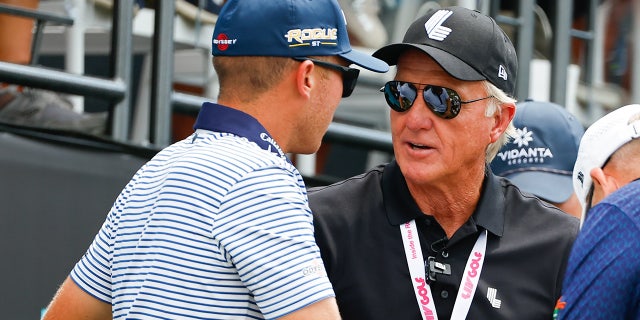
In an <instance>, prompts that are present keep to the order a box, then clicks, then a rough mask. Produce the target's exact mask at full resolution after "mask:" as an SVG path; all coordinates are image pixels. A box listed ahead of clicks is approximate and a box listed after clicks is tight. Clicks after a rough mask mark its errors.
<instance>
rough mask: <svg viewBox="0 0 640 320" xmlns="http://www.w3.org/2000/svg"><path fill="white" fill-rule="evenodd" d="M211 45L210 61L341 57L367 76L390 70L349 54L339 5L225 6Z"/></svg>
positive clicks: (250, 2) (282, 1)
mask: <svg viewBox="0 0 640 320" xmlns="http://www.w3.org/2000/svg"><path fill="white" fill-rule="evenodd" d="M211 42H212V45H211V54H212V55H213V56H276V57H308V56H340V57H342V58H344V59H346V60H348V61H349V62H351V63H354V64H356V65H358V66H361V67H363V68H365V69H368V70H371V71H375V72H387V71H388V70H389V65H388V64H387V63H385V62H384V61H382V60H380V59H377V58H374V57H373V56H371V55H369V54H366V53H363V52H359V51H356V50H353V49H352V48H351V44H350V43H349V35H348V34H347V23H346V19H345V17H344V14H343V12H342V9H340V5H338V2H337V0H268V1H259V0H228V1H227V2H226V3H225V4H224V6H223V7H222V10H221V11H220V15H219V16H218V21H217V22H216V25H215V29H214V31H213V38H212V41H211Z"/></svg>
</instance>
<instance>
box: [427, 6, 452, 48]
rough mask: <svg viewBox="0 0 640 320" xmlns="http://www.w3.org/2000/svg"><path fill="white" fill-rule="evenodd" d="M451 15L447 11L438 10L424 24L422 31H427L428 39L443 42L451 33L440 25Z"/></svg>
mask: <svg viewBox="0 0 640 320" xmlns="http://www.w3.org/2000/svg"><path fill="white" fill-rule="evenodd" d="M452 14H453V12H451V11H449V10H438V12H436V13H434V14H433V16H431V18H429V20H427V22H425V23H424V29H425V30H426V31H427V36H428V37H429V39H433V40H438V41H443V40H444V39H446V38H447V36H449V33H451V29H450V28H447V27H445V26H443V25H442V24H443V23H444V22H445V21H446V20H447V19H448V18H449V17H450V16H451V15H452Z"/></svg>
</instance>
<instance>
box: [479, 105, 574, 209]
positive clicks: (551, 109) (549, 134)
mask: <svg viewBox="0 0 640 320" xmlns="http://www.w3.org/2000/svg"><path fill="white" fill-rule="evenodd" d="M513 125H514V126H515V128H516V133H517V134H516V136H515V137H514V139H513V140H511V141H510V142H508V143H507V144H506V145H504V146H503V147H502V149H500V151H499V152H498V155H497V156H496V157H495V158H494V159H493V161H492V162H491V170H492V171H493V172H494V173H495V174H496V175H499V176H503V177H506V178H508V179H509V180H511V182H513V184H515V185H516V186H518V188H520V189H521V190H523V191H526V192H529V193H533V194H534V195H536V196H538V197H540V198H542V199H545V200H547V201H550V202H554V203H562V202H564V201H566V200H567V199H569V197H570V196H571V194H572V193H573V183H572V173H573V166H574V164H575V161H576V157H577V155H578V147H579V145H580V139H581V138H582V135H583V134H584V128H583V126H582V124H581V123H580V121H578V119H577V118H576V117H574V116H573V115H572V114H570V113H569V112H567V111H566V110H565V108H563V107H562V106H560V105H557V104H554V103H550V102H537V101H531V100H525V101H524V102H520V103H517V104H516V115H515V117H514V118H513Z"/></svg>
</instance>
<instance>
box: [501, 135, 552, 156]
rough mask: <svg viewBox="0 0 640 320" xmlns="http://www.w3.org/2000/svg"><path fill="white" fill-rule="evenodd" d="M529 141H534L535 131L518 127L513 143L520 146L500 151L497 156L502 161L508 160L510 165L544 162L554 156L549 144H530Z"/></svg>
mask: <svg viewBox="0 0 640 320" xmlns="http://www.w3.org/2000/svg"><path fill="white" fill-rule="evenodd" d="M529 142H533V131H529V129H527V127H523V128H522V129H520V128H516V136H515V137H514V138H513V142H512V144H517V145H518V147H517V148H516V147H514V148H513V149H509V150H505V151H502V152H499V153H498V155H497V157H499V158H500V159H501V160H502V161H507V164H508V165H516V164H521V163H544V162H545V161H547V160H549V159H552V158H553V153H552V152H551V149H549V148H548V147H547V146H540V147H536V146H529Z"/></svg>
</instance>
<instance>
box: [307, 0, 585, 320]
mask: <svg viewBox="0 0 640 320" xmlns="http://www.w3.org/2000/svg"><path fill="white" fill-rule="evenodd" d="M374 56H375V57H378V58H380V59H382V60H384V61H386V62H387V63H389V64H390V65H397V73H396V75H395V78H394V80H393V81H390V82H388V83H386V84H385V85H384V87H383V88H382V89H381V91H382V92H383V94H384V96H385V99H386V101H387V103H388V105H389V107H390V108H391V115H390V118H391V119H390V120H391V133H392V137H393V148H394V153H395V160H394V161H392V162H391V163H389V164H386V165H381V166H379V167H377V168H374V169H372V170H371V171H369V172H366V173H364V174H362V175H360V176H357V177H353V178H350V179H347V180H345V181H342V182H339V183H337V184H334V185H331V186H328V187H321V188H317V189H313V190H310V192H309V201H310V205H311V209H312V211H313V212H314V223H315V228H316V239H317V242H318V245H319V247H320V251H321V254H322V258H323V260H324V262H325V266H326V268H327V273H328V274H329V279H330V280H331V282H332V284H333V286H334V290H335V292H336V297H337V300H338V307H339V308H340V312H341V315H342V317H343V318H344V319H438V318H439V319H550V318H551V317H552V314H553V309H554V305H555V302H556V301H557V299H558V297H559V296H560V289H561V284H562V275H563V273H564V270H565V267H566V263H567V257H568V253H569V251H570V248H571V245H572V243H573V241H574V239H575V236H576V233H577V231H578V219H576V218H575V217H571V216H569V215H567V214H565V213H563V212H562V211H560V210H559V209H557V208H555V207H552V206H550V205H548V204H546V203H544V202H542V201H541V200H539V199H538V198H535V197H533V196H530V195H527V194H523V193H521V192H520V191H519V189H518V188H517V187H515V186H514V185H513V184H511V183H510V182H509V181H508V180H506V179H503V178H500V177H497V176H495V175H494V174H493V173H492V172H491V169H490V167H489V165H488V164H489V163H490V162H491V159H492V158H493V157H494V156H495V155H496V153H497V152H498V150H499V149H500V147H501V146H502V145H503V144H504V143H505V141H506V140H507V139H508V135H507V132H513V131H514V129H513V125H512V124H511V120H512V119H513V117H514V114H515V108H516V107H515V100H514V99H513V98H512V96H513V93H514V90H515V80H516V65H517V58H516V54H515V50H514V48H513V45H512V44H511V41H510V40H509V39H508V37H507V36H506V35H505V34H504V32H503V31H502V30H501V29H500V27H498V25H497V24H496V22H495V21H494V20H493V19H491V18H490V17H487V16H485V15H482V14H480V13H478V12H476V11H473V10H469V9H465V8H461V7H449V8H442V9H440V10H433V11H431V12H429V13H428V14H427V15H425V16H423V17H421V18H418V19H417V20H416V21H415V22H414V23H413V24H412V25H411V26H410V27H409V29H408V31H407V33H406V35H405V37H404V40H403V42H402V43H397V44H391V45H388V46H385V47H383V48H381V49H379V50H378V51H376V52H375V53H374Z"/></svg>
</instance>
